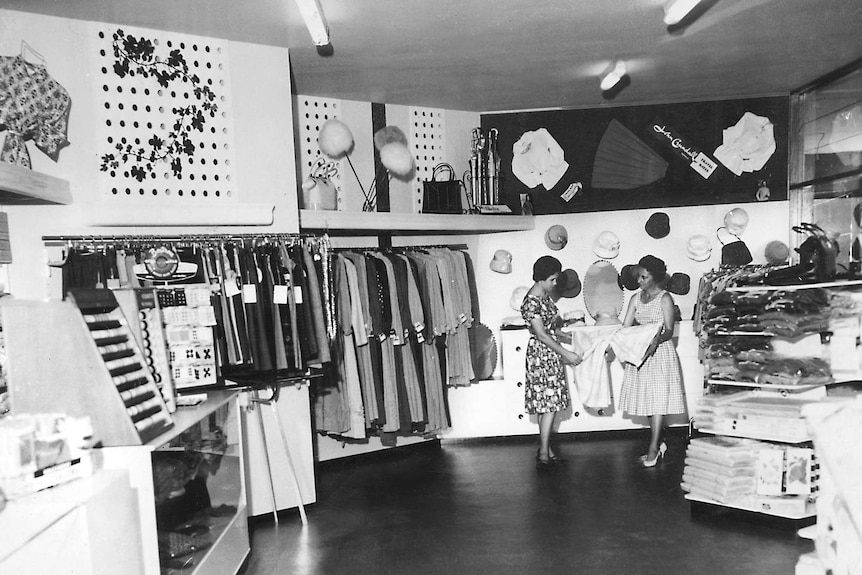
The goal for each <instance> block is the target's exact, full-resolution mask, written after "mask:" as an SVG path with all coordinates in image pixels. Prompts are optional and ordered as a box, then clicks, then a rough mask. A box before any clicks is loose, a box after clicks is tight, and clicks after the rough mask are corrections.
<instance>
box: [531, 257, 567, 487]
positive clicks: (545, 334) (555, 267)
mask: <svg viewBox="0 0 862 575" xmlns="http://www.w3.org/2000/svg"><path fill="white" fill-rule="evenodd" d="M561 270H562V265H561V264H560V261H559V260H558V259H557V258H555V257H552V256H542V257H540V258H539V259H537V260H536V262H535V263H534V264H533V282H534V283H533V287H532V288H530V291H528V292H527V295H526V296H525V297H524V302H523V303H522V304H521V316H522V317H523V318H524V321H526V322H527V325H528V326H529V328H530V342H529V343H528V344H527V359H526V378H525V379H526V381H525V382H524V383H525V384H524V406H525V408H526V411H527V413H530V414H537V415H538V416H539V440H540V446H539V450H538V452H537V453H536V468H537V469H538V470H539V471H543V470H547V469H550V468H551V467H553V466H554V465H556V464H560V463H564V460H563V459H562V458H561V457H559V456H558V455H557V454H556V453H554V451H553V449H551V446H550V439H551V432H552V431H553V428H554V419H555V418H556V416H557V413H558V412H559V411H561V410H563V409H565V408H566V407H568V406H569V385H568V382H567V381H566V374H565V372H564V371H563V363H564V362H565V363H571V364H573V365H577V364H579V363H581V359H582V358H581V356H579V355H578V354H576V353H574V352H572V351H569V350H567V349H566V348H564V347H563V346H562V345H560V343H559V342H558V341H557V340H556V338H555V337H554V333H553V331H552V330H553V326H554V323H555V320H556V319H557V318H558V317H559V315H558V313H557V306H556V305H555V304H554V301H553V299H551V292H552V290H553V288H554V286H555V285H556V283H557V277H558V276H559V275H560V271H561Z"/></svg>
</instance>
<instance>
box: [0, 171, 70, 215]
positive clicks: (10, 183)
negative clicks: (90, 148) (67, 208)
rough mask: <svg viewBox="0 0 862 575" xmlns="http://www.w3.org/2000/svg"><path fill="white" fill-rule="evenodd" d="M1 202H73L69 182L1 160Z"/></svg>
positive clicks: (15, 203) (16, 203)
mask: <svg viewBox="0 0 862 575" xmlns="http://www.w3.org/2000/svg"><path fill="white" fill-rule="evenodd" d="M0 202H2V203H3V204H7V205H44V204H71V203H72V193H71V191H70V187H69V182H68V181H67V180H63V179H60V178H55V177H54V176H49V175H47V174H42V173H39V172H34V171H33V170H28V169H27V168H23V167H21V166H16V165H14V164H7V163H5V162H0Z"/></svg>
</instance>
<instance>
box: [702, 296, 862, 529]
mask: <svg viewBox="0 0 862 575" xmlns="http://www.w3.org/2000/svg"><path fill="white" fill-rule="evenodd" d="M812 289H819V290H826V291H827V292H831V291H832V290H845V291H851V292H857V293H858V292H860V291H862V281H860V280H849V281H830V282H820V283H809V284H795V285H782V286H764V285H752V286H738V287H729V288H726V291H727V292H729V293H731V294H738V295H739V296H740V297H743V298H746V297H748V296H751V295H758V294H763V295H764V296H767V297H766V298H765V299H764V300H763V301H764V302H765V301H770V300H769V296H770V294H774V293H776V292H782V293H783V294H789V293H794V292H800V291H802V290H812ZM828 295H829V297H828V298H826V301H825V302H823V301H822V300H817V301H819V302H820V303H819V304H818V305H820V306H821V307H820V308H818V309H819V311H820V313H821V315H822V316H823V317H828V318H829V327H828V329H827V330H825V331H827V332H829V337H824V336H823V331H824V330H823V329H821V328H823V324H822V322H816V321H815V322H812V323H811V327H810V329H809V330H807V331H806V330H805V329H800V330H798V331H799V332H798V333H797V332H796V330H791V333H794V334H795V337H783V336H781V335H779V334H777V333H773V332H772V331H770V330H769V329H768V327H767V326H768V325H769V323H768V322H765V323H764V324H763V325H764V327H765V328H766V329H764V330H763V331H742V330H739V331H735V330H734V329H732V327H733V320H735V318H731V321H730V326H729V327H728V329H726V330H721V329H715V330H714V331H712V332H710V333H709V337H710V338H711V341H710V343H709V345H720V344H717V343H716V342H718V341H720V340H721V339H723V338H724V337H732V336H743V338H742V339H741V340H740V341H744V338H752V341H753V340H755V339H758V340H759V338H761V337H762V338H766V339H767V340H769V342H770V350H772V351H775V352H776V353H778V354H779V355H780V357H782V358H783V357H788V356H787V353H788V352H790V355H789V357H796V356H795V355H793V352H792V351H791V350H793V349H794V347H793V346H794V345H797V344H798V343H799V342H801V341H803V340H805V339H806V338H807V339H808V343H809V345H808V346H807V347H805V348H804V353H800V355H803V356H804V355H806V354H810V355H812V356H814V357H817V358H819V359H820V360H822V361H821V362H820V365H827V364H828V366H829V373H828V375H827V374H824V373H820V372H813V373H815V374H816V375H817V377H816V378H814V377H812V378H810V379H818V378H822V379H826V378H827V377H828V379H829V380H828V381H821V382H818V383H808V384H806V383H800V384H792V383H788V384H782V383H762V382H751V381H735V380H728V379H721V378H715V377H710V376H711V375H713V372H712V370H711V369H709V368H708V367H706V368H705V369H704V373H705V376H706V377H705V379H704V387H705V389H707V390H708V392H709V393H708V395H706V396H705V399H706V398H709V397H710V396H714V397H718V398H721V397H722V396H721V393H722V392H728V391H733V392H735V393H732V394H731V395H726V396H724V398H725V399H724V400H722V399H718V400H717V402H716V403H715V404H714V405H713V407H712V408H714V409H715V410H716V411H715V412H713V413H710V409H712V408H707V409H705V412H706V413H705V414H704V413H701V414H699V416H696V417H695V419H694V427H695V428H696V429H697V430H698V431H699V432H701V433H704V434H709V435H715V436H726V437H733V438H745V439H754V440H759V441H763V442H767V443H771V444H773V446H774V447H776V448H778V449H783V448H792V447H809V446H810V445H811V442H812V435H811V432H810V430H808V429H803V426H802V425H801V424H802V423H803V422H804V421H803V419H802V416H801V413H802V410H803V409H804V405H806V404H812V403H816V402H819V401H821V400H822V399H823V398H825V397H826V395H827V386H829V385H832V384H835V383H840V382H841V381H847V380H852V379H858V378H859V375H860V373H859V372H860V369H859V365H860V361H859V344H858V341H859V336H860V322H859V318H858V317H853V316H852V314H851V317H850V320H847V318H846V317H843V318H841V319H839V320H835V319H834V318H833V314H832V313H831V312H832V303H833V302H834V301H835V300H834V299H832V298H833V296H834V295H835V294H834V293H829V294H828ZM782 297H784V296H782ZM803 299H804V298H803ZM813 299H814V296H812V300H813ZM711 301H712V300H711ZM737 301H740V300H738V298H737V297H736V296H734V298H733V299H732V302H733V303H732V304H731V306H735V305H736V303H737ZM751 301H752V300H750V299H749V300H745V301H740V303H741V304H742V305H747V306H750V305H751ZM721 305H728V304H727V302H726V301H725V300H724V299H722V300H721ZM779 307H780V306H778V307H773V308H770V309H778V308H779ZM731 309H734V308H733V307H732V308H731ZM782 309H783V313H785V317H784V318H783V319H784V320H786V321H788V322H791V325H792V322H793V320H794V317H795V316H799V317H802V316H805V314H807V313H812V312H811V310H806V311H802V309H806V308H805V306H800V307H799V308H795V307H793V306H789V307H787V308H782ZM705 311H706V312H708V307H707V309H706V310H705ZM827 312H829V313H827ZM727 313H730V314H732V313H733V312H732V311H723V312H722V314H721V315H722V316H724V315H725V314H727ZM746 313H748V314H752V313H754V315H758V314H757V313H755V312H752V311H751V309H750V308H747V312H746ZM761 313H764V314H765V313H767V312H766V311H764V312H761ZM704 317H705V318H706V317H708V313H705V314H704ZM710 319H713V320H714V319H715V318H710ZM722 321H726V320H722ZM748 321H750V320H748ZM836 321H838V322H842V321H843V323H835V322H836ZM800 325H803V324H802V323H801V322H800ZM775 331H781V330H775ZM833 331H834V332H835V334H837V333H839V332H840V336H841V337H842V338H843V339H844V340H845V341H850V344H849V345H850V347H853V346H855V349H854V350H853V351H851V350H850V349H849V348H841V349H840V351H836V350H834V349H831V348H830V346H831V345H832V343H833V342H834V341H835V334H833ZM818 336H819V338H820V339H819V340H818V339H817V337H818ZM706 342H707V340H706V339H704V343H706ZM812 343H813V345H811V344H812ZM779 344H780V345H779ZM752 345H753V344H752ZM743 346H745V344H743ZM707 347H708V346H707ZM778 350H780V352H779V351H778ZM751 351H754V348H753V347H752V348H743V349H738V350H736V351H734V352H732V353H731V355H732V356H733V357H743V356H742V355H740V354H741V352H751ZM760 351H763V350H760ZM812 351H814V353H813V354H812V353H811V352H812ZM854 354H855V355H854ZM750 357H751V356H750V355H749V356H748V357H747V358H746V360H747V361H751V359H750ZM721 359H722V360H724V358H721ZM705 361H706V362H708V361H709V359H706V360H705ZM839 363H840V365H839ZM719 365H720V364H719ZM768 368H769V365H768V362H767V363H766V365H765V367H764V369H768ZM719 369H723V367H722V368H719ZM739 369H743V368H742V367H741V366H740V368H739ZM746 369H748V370H752V369H756V368H754V367H752V366H746ZM769 373H773V372H769ZM775 373H778V372H775ZM781 373H783V372H781ZM740 390H742V391H740ZM751 398H767V399H768V400H773V401H772V408H773V409H774V410H775V412H774V414H771V413H769V410H768V409H766V406H763V407H764V409H763V410H760V409H759V407H760V406H758V405H756V404H755V405H752V406H749V407H748V409H749V410H750V411H749V412H748V415H743V413H744V411H740V412H739V413H738V414H737V415H736V416H734V415H733V413H734V412H733V408H734V407H735V404H734V402H737V401H746V400H750V399H751ZM782 404H783V405H786V406H787V409H783V407H782ZM794 406H798V407H799V409H798V410H794ZM725 407H729V408H730V409H729V410H727V411H725V412H722V411H720V410H721V409H723V408H725ZM796 411H798V412H799V413H798V414H797V415H790V414H792V413H796ZM746 417H747V419H745V418H746ZM782 418H783V419H784V420H783V421H782ZM698 419H700V420H701V421H700V422H699V421H698ZM769 422H772V424H771V425H770V424H769ZM785 446H786V447H785ZM761 456H762V454H761ZM812 458H815V460H816V454H814V455H812ZM686 465H687V466H688V465H689V463H688V462H687V463H686ZM785 465H786V463H785ZM760 473H761V471H760V470H758V477H760ZM785 473H787V470H786V469H785ZM758 491H759V490H758ZM685 498H686V499H687V500H689V501H692V502H697V503H699V504H709V505H715V506H722V507H728V508H733V509H738V510H743V511H750V512H756V513H762V514H766V515H773V516H776V517H783V518H787V519H793V520H809V519H811V518H813V517H814V516H815V514H816V504H815V501H814V496H813V495H812V494H808V495H804V494H799V493H794V494H790V493H786V492H782V494H780V495H775V494H773V495H770V496H765V495H758V494H755V495H752V496H747V495H744V496H743V495H741V496H737V497H731V498H726V499H725V500H723V501H716V500H712V499H710V498H708V497H705V496H703V495H702V494H700V493H697V494H694V493H688V494H687V495H686V496H685Z"/></svg>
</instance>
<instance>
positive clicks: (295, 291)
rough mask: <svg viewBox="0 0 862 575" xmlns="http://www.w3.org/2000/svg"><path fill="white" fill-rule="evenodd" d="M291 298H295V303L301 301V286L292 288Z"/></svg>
mask: <svg viewBox="0 0 862 575" xmlns="http://www.w3.org/2000/svg"><path fill="white" fill-rule="evenodd" d="M293 299H295V300H296V303H297V304H301V303H302V288H301V287H300V286H296V287H294V288H293Z"/></svg>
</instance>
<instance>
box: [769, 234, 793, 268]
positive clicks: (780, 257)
mask: <svg viewBox="0 0 862 575" xmlns="http://www.w3.org/2000/svg"><path fill="white" fill-rule="evenodd" d="M763 255H764V256H765V257H766V262H767V263H769V264H772V265H776V264H783V263H785V262H786V261H787V260H788V258H789V257H790V248H788V247H787V244H785V243H784V242H782V241H779V240H772V241H771V242H769V243H768V244H766V248H765V249H764V250H763Z"/></svg>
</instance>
